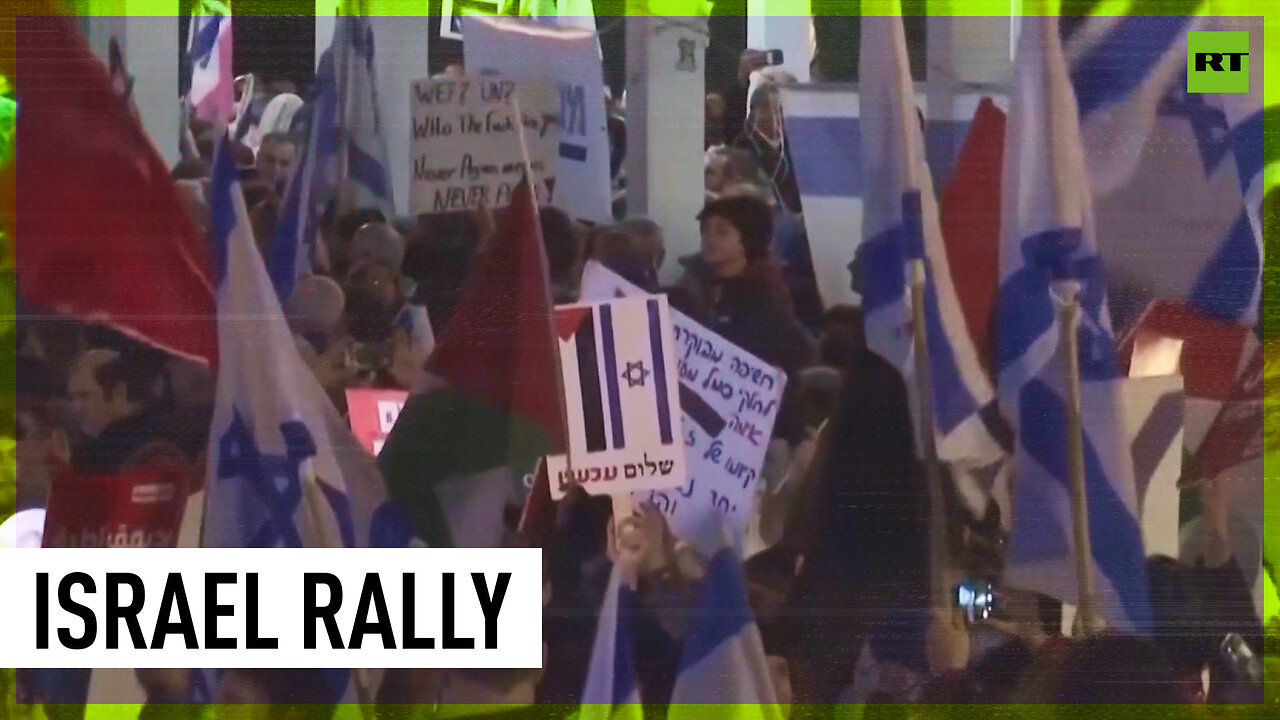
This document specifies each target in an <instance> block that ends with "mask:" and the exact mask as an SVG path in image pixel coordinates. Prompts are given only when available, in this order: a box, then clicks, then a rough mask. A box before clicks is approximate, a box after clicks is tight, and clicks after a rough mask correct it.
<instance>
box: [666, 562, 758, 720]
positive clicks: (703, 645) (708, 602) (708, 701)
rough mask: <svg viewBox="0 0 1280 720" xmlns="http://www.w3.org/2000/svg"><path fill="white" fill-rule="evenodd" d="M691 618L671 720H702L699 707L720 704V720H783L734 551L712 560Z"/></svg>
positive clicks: (697, 591) (696, 594) (695, 595)
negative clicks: (728, 719)
mask: <svg viewBox="0 0 1280 720" xmlns="http://www.w3.org/2000/svg"><path fill="white" fill-rule="evenodd" d="M687 617H688V621H687V624H686V630H685V634H684V637H683V638H681V641H682V642H681V645H682V647H681V650H680V671H679V674H678V675H677V676H676V683H675V687H674V689H673V690H672V692H671V709H670V711H669V713H668V715H667V717H668V718H669V719H670V720H683V719H684V718H697V717H704V716H705V715H704V711H703V710H702V709H700V708H699V707H698V706H700V705H716V706H717V717H724V718H732V719H734V720H782V717H783V714H782V709H781V707H780V706H779V705H778V697H777V693H776V691H775V689H774V686H773V679H772V678H771V677H770V674H769V666H768V663H767V662H766V660H765V654H764V644H763V642H762V641H761V639H760V630H759V628H757V627H756V622H755V618H754V617H753V616H752V614H751V607H750V605H748V603H747V583H746V576H745V575H744V574H743V571H742V563H741V561H740V560H739V559H738V554H737V553H736V552H734V551H733V550H732V549H731V548H729V547H727V546H722V547H721V548H720V549H719V550H717V551H716V552H715V553H714V554H713V555H712V556H711V562H710V563H709V564H708V566H707V570H706V575H704V576H703V577H702V579H701V580H699V581H698V583H697V585H696V586H695V587H694V591H693V599H692V604H691V605H690V607H689V610H688V615H687Z"/></svg>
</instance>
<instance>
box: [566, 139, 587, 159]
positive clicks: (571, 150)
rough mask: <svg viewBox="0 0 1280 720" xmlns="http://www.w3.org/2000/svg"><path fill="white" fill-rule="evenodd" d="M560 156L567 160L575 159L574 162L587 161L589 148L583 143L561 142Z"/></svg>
mask: <svg viewBox="0 0 1280 720" xmlns="http://www.w3.org/2000/svg"><path fill="white" fill-rule="evenodd" d="M560 157H562V158H564V159H565V160H573V161H574V162H586V161H587V148H586V146H583V145H572V144H570V143H566V142H562V143H560Z"/></svg>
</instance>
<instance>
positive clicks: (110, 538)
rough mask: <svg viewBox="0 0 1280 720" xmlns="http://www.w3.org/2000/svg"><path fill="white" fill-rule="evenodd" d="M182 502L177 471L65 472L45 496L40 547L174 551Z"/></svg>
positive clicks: (182, 479)
mask: <svg viewBox="0 0 1280 720" xmlns="http://www.w3.org/2000/svg"><path fill="white" fill-rule="evenodd" d="M186 502H187V477H186V474H185V473H184V472H183V471H180V470H175V469H164V470H150V469H143V470H130V471H126V472H122V473H119V474H116V475H98V476H86V475H79V474H76V473H74V472H72V471H70V470H66V471H64V472H62V473H61V474H60V475H59V476H58V477H57V478H56V479H55V480H54V483H53V491H52V492H51V493H50V494H49V506H48V508H47V509H46V512H45V519H44V547H47V548H67V547H78V548H89V547H148V548H153V547H174V546H175V545H176V544H177V541H178V527H179V525H180V524H181V522H182V513H183V510H184V509H185V507H186Z"/></svg>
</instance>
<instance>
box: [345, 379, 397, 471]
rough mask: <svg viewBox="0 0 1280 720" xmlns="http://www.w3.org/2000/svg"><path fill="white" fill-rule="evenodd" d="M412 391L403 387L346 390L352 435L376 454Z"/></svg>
mask: <svg viewBox="0 0 1280 720" xmlns="http://www.w3.org/2000/svg"><path fill="white" fill-rule="evenodd" d="M408 397H409V393H407V392H405V391H403V390H375V389H370V388H351V389H349V390H347V418H348V420H349V421H350V423H351V434H353V435H355V436H356V439H357V440H359V441H360V444H361V445H363V446H364V447H365V449H366V450H368V451H369V452H370V453H372V454H373V456H374V457H377V456H378V453H380V452H382V445H383V443H385V442H386V441H387V436H388V435H390V434H391V428H393V427H395V424H396V420H397V419H398V418H399V417H400V411H401V410H402V409H404V403H405V400H406V399H408Z"/></svg>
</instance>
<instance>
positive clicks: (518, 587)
mask: <svg viewBox="0 0 1280 720" xmlns="http://www.w3.org/2000/svg"><path fill="white" fill-rule="evenodd" d="M541 555H542V551H541V550H539V549H536V548H501V549H499V548H483V549H470V548H468V549H422V548H413V549H318V548H302V549H275V550H259V549H219V548H183V549H121V548H110V549H38V550H36V549H22V550H0V564H2V565H3V567H4V569H5V581H6V583H7V587H6V590H5V592H4V593H0V617H5V618H9V619H10V621H11V625H10V628H9V630H8V631H6V632H4V633H0V667H16V668H116V667H152V668H192V667H255V668H334V667H341V668H420V667H435V668H538V667H541V666H542V559H541ZM220 574H221V575H220ZM504 578H505V580H504ZM215 581H217V582H216V585H215ZM309 585H311V586H314V592H310V593H309V592H308V589H307V588H308V586H309ZM41 586H44V587H45V588H47V590H42V589H41ZM450 586H452V588H451V591H450ZM134 588H140V589H141V591H142V592H141V597H136V596H135V595H134ZM335 590H336V592H335ZM447 591H448V592H447ZM179 593H180V594H181V598H180V596H179ZM338 593H340V594H341V597H338ZM407 598H412V602H411V603H410V602H407ZM42 600H43V602H42ZM135 603H137V604H138V605H139V606H140V607H138V608H137V610H136V612H135V611H133V607H134V605H135ZM335 603H336V607H334V608H333V612H332V613H329V612H327V611H326V608H329V607H330V606H331V605H332V604H335ZM215 605H216V606H218V607H217V610H216V613H215V608H214V606H215ZM109 607H111V608H118V610H116V611H114V612H113V611H111V610H109V609H108V608H109ZM162 608H164V610H165V615H164V617H161V609H162ZM308 608H316V611H314V612H309V610H308ZM184 610H185V612H184ZM215 615H216V616H215ZM308 635H313V638H312V640H313V641H314V648H309V647H308V645H309V644H310V643H309V638H308ZM215 638H216V639H221V640H222V641H223V643H224V644H228V647H225V648H217V649H215V648H213V647H210V646H211V645H218V644H219V643H218V642H217V640H215ZM334 641H337V642H336V643H335V642H334ZM135 643H137V644H138V645H140V647H138V646H135ZM112 644H114V645H115V647H110V646H111V645H112ZM157 645H158V646H159V647H157ZM251 645H254V646H257V647H249V646H251ZM271 645H275V647H271ZM335 645H337V647H336V646H335ZM357 645H358V647H356V646H357ZM415 645H416V646H417V647H411V646H415ZM428 646H430V647H428Z"/></svg>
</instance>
